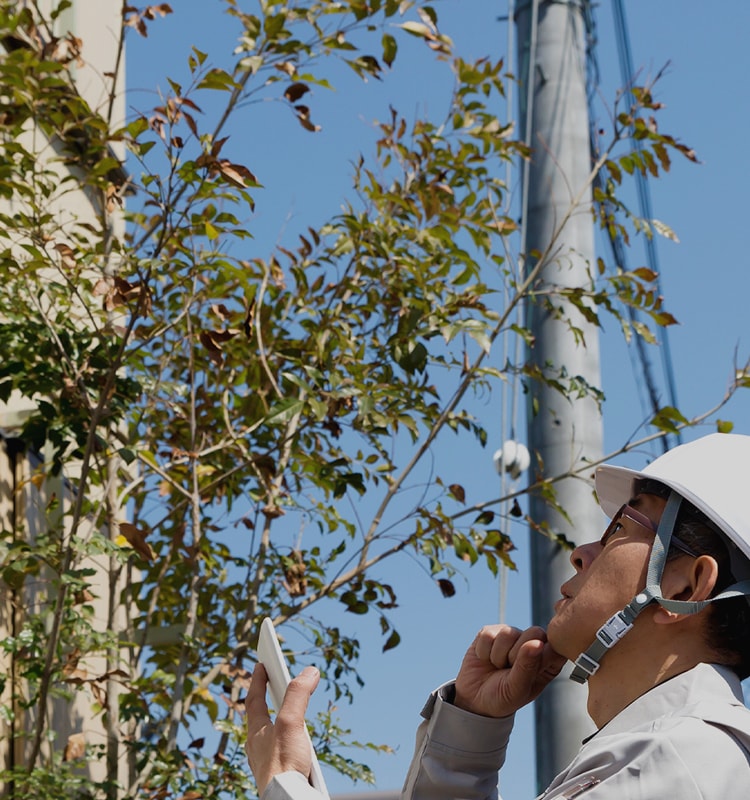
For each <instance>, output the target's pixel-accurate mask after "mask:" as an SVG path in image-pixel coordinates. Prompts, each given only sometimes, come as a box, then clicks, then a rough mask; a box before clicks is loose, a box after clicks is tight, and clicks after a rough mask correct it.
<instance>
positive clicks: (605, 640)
mask: <svg viewBox="0 0 750 800" xmlns="http://www.w3.org/2000/svg"><path fill="white" fill-rule="evenodd" d="M632 627H633V623H632V622H628V620H627V619H626V618H625V615H624V614H623V613H622V611H618V612H617V613H616V614H614V615H613V616H611V617H610V618H609V619H608V620H607V621H606V622H605V623H604V625H602V627H601V628H599V630H598V631H597V632H596V638H597V639H598V640H599V641H600V642H601V643H602V644H603V645H604V646H605V647H606V648H607V650H609V648H610V647H612V645H613V644H615V642H619V641H620V639H622V637H623V636H624V635H625V634H626V633H627V632H628V631H629V630H630V629H631V628H632Z"/></svg>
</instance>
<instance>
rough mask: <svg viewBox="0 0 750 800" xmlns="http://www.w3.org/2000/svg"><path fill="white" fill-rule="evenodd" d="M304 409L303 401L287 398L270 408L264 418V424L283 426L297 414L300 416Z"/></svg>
mask: <svg viewBox="0 0 750 800" xmlns="http://www.w3.org/2000/svg"><path fill="white" fill-rule="evenodd" d="M304 407H305V403H304V401H303V400H300V399H298V398H296V397H288V398H286V399H285V400H282V401H281V402H279V403H277V404H276V405H275V406H273V407H272V408H271V410H270V411H269V412H268V415H267V416H266V418H265V422H266V424H268V425H284V424H286V423H287V422H290V421H291V420H292V419H293V418H294V417H296V416H297V415H298V414H301V413H302V410H303V409H304Z"/></svg>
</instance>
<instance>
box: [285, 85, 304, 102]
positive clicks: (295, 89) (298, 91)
mask: <svg viewBox="0 0 750 800" xmlns="http://www.w3.org/2000/svg"><path fill="white" fill-rule="evenodd" d="M309 91H310V87H309V86H308V85H307V84H306V83H302V82H300V81H297V82H296V83H293V84H291V86H287V88H286V90H285V91H284V97H285V98H286V99H287V100H288V101H289V102H290V103H296V102H297V100H299V99H300V97H302V95H303V94H306V93H307V92H309Z"/></svg>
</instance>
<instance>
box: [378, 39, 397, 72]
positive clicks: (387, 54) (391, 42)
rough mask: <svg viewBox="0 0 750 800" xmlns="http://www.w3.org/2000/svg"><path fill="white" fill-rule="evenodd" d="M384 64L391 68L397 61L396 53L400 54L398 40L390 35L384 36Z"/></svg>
mask: <svg viewBox="0 0 750 800" xmlns="http://www.w3.org/2000/svg"><path fill="white" fill-rule="evenodd" d="M382 45H383V63H384V64H387V65H388V66H389V67H390V66H391V65H392V64H393V62H394V61H395V60H396V53H397V52H398V44H397V43H396V39H395V38H394V37H393V36H391V34H390V33H385V34H383V40H382Z"/></svg>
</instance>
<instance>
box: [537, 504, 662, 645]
mask: <svg viewBox="0 0 750 800" xmlns="http://www.w3.org/2000/svg"><path fill="white" fill-rule="evenodd" d="M630 505H631V506H633V508H635V509H637V510H638V511H639V512H640V513H641V514H644V515H645V516H646V517H648V518H649V520H651V521H652V522H653V523H654V524H656V523H658V522H659V519H660V518H661V515H662V511H663V510H664V506H665V505H666V500H664V499H663V498H661V497H657V496H656V495H652V494H641V495H638V496H637V497H636V498H634V499H633V500H632V501H631V502H630ZM653 543H654V533H653V532H652V531H650V530H648V528H646V527H645V526H643V525H640V524H638V523H637V522H635V521H634V520H632V519H629V518H628V517H626V516H623V517H622V518H621V520H620V526H619V527H617V528H616V529H615V530H614V532H613V533H612V535H611V536H610V537H609V539H608V541H607V542H606V545H605V546H602V544H601V543H600V542H598V541H597V542H591V543H589V544H584V545H581V546H580V547H577V548H576V549H575V550H574V551H573V553H572V554H571V556H570V561H571V564H572V565H573V567H574V568H575V575H574V576H573V577H572V578H570V580H568V581H566V582H565V583H564V584H563V585H562V587H561V588H560V591H561V593H562V598H561V599H560V600H558V601H557V603H556V604H555V615H554V617H553V618H552V620H551V621H550V623H549V626H548V628H547V638H548V640H549V642H550V644H551V645H552V647H553V648H554V649H555V650H556V651H557V652H558V653H560V654H561V655H564V656H565V657H566V658H568V659H571V660H574V659H576V658H577V657H578V656H579V655H580V654H581V653H583V652H584V651H585V650H586V648H587V647H588V646H589V645H590V644H591V642H592V641H593V640H594V637H595V636H596V632H597V631H598V630H599V628H600V627H601V626H602V625H603V624H604V623H605V622H606V621H607V620H608V619H609V618H610V617H611V616H612V615H613V614H615V613H616V612H617V611H620V610H621V609H622V608H624V607H625V606H626V605H627V604H628V603H629V602H630V601H631V600H632V599H633V598H634V597H635V595H636V594H638V592H640V591H641V590H642V589H643V588H644V587H645V585H646V573H647V570H648V560H649V556H650V554H651V547H652V545H653Z"/></svg>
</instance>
